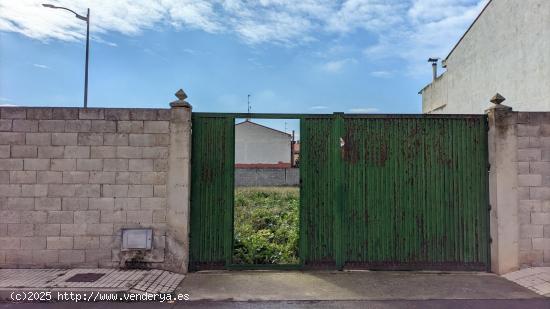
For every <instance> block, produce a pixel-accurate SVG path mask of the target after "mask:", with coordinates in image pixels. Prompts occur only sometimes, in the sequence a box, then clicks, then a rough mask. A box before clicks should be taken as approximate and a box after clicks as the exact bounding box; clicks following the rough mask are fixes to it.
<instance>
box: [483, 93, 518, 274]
mask: <svg viewBox="0 0 550 309" xmlns="http://www.w3.org/2000/svg"><path fill="white" fill-rule="evenodd" d="M504 100H505V99H504V97H502V96H500V95H499V94H497V95H496V96H495V97H493V99H491V102H492V103H494V104H495V105H494V106H493V107H492V108H490V109H488V110H487V111H486V112H487V114H488V120H489V134H488V143H489V145H488V146H489V164H490V166H491V169H490V172H489V200H490V204H491V215H490V220H491V221H490V225H491V239H492V243H491V271H492V272H494V273H496V274H505V273H508V272H511V271H514V270H517V269H519V217H518V198H517V189H518V183H517V174H518V173H517V137H516V117H517V113H514V112H512V109H511V108H510V107H508V106H505V105H501V103H502V102H503V101H504Z"/></svg>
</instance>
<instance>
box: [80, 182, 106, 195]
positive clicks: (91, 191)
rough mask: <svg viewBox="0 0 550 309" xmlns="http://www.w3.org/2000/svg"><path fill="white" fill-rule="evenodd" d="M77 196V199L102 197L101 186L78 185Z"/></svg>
mask: <svg viewBox="0 0 550 309" xmlns="http://www.w3.org/2000/svg"><path fill="white" fill-rule="evenodd" d="M75 196H76V197H100V196H101V185H98V184H88V185H76V191H75Z"/></svg>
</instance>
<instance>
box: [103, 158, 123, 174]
mask: <svg viewBox="0 0 550 309" xmlns="http://www.w3.org/2000/svg"><path fill="white" fill-rule="evenodd" d="M103 170H104V171H113V172H116V171H127V170H128V159H104V161H103Z"/></svg>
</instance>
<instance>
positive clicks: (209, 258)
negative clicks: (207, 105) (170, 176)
mask: <svg viewBox="0 0 550 309" xmlns="http://www.w3.org/2000/svg"><path fill="white" fill-rule="evenodd" d="M234 125H235V120H234V118H233V117H219V118H214V117H198V116H195V115H193V116H192V130H193V134H192V145H191V148H192V149H191V175H192V176H191V214H190V217H191V220H190V221H191V224H190V225H191V228H190V256H189V259H190V269H192V270H198V269H214V268H224V267H225V265H226V264H228V263H230V259H231V253H232V252H231V247H232V241H233V235H232V225H231V224H232V221H233V194H234V193H233V192H234V190H233V179H234V176H233V174H234V173H233V171H234V154H235V150H234V149H235V143H234Z"/></svg>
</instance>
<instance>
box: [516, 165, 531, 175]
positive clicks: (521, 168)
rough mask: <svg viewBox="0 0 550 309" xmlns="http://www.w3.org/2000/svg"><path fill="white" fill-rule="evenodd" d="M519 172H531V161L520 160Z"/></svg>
mask: <svg viewBox="0 0 550 309" xmlns="http://www.w3.org/2000/svg"><path fill="white" fill-rule="evenodd" d="M518 174H529V162H518Z"/></svg>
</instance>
